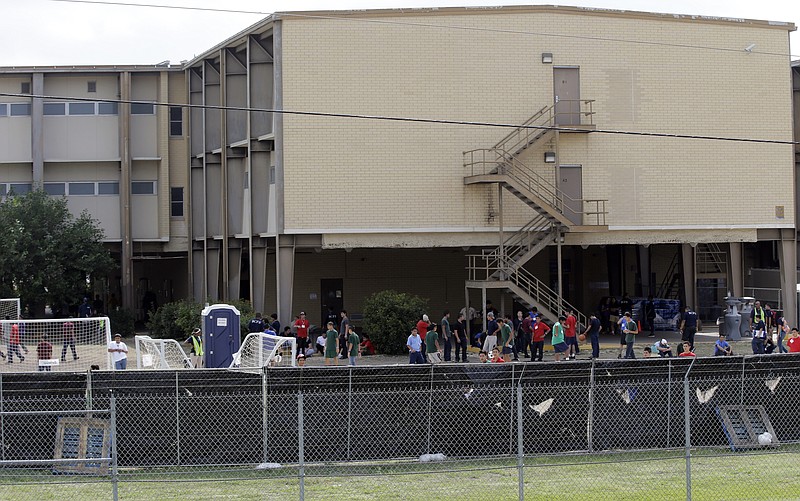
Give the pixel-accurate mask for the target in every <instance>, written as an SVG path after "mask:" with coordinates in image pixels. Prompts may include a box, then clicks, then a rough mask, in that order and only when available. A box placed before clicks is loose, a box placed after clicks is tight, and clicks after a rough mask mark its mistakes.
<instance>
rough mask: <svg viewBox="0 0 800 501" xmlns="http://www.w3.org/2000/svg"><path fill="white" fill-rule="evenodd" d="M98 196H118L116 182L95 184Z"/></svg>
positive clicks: (117, 184)
mask: <svg viewBox="0 0 800 501" xmlns="http://www.w3.org/2000/svg"><path fill="white" fill-rule="evenodd" d="M97 194H98V195H119V183H117V182H115V181H114V182H100V183H97Z"/></svg>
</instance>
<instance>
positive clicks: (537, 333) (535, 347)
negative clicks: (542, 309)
mask: <svg viewBox="0 0 800 501" xmlns="http://www.w3.org/2000/svg"><path fill="white" fill-rule="evenodd" d="M531 331H532V332H533V341H532V342H531V347H532V351H531V362H532V361H533V360H534V359H535V360H538V361H539V362H541V361H542V358H543V357H544V337H545V336H546V335H547V333H548V332H550V327H548V326H547V324H546V323H544V322H542V317H541V315H536V318H535V319H534V320H533V326H531Z"/></svg>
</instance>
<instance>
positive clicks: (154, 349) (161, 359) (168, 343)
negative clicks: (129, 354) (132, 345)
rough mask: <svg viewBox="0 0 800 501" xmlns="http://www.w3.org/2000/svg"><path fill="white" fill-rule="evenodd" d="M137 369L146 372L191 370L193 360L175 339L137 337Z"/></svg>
mask: <svg viewBox="0 0 800 501" xmlns="http://www.w3.org/2000/svg"><path fill="white" fill-rule="evenodd" d="M135 341H136V368H137V369H146V370H159V369H191V368H193V367H194V365H193V364H192V361H191V359H190V358H189V357H188V356H186V352H185V351H183V347H182V346H181V345H180V343H178V342H177V341H175V340H174V339H153V338H151V337H150V336H136V337H135Z"/></svg>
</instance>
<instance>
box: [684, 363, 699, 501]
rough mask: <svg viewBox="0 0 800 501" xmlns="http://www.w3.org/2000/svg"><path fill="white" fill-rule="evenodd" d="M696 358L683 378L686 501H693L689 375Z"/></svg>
mask: <svg viewBox="0 0 800 501" xmlns="http://www.w3.org/2000/svg"><path fill="white" fill-rule="evenodd" d="M695 360H696V358H694V357H692V363H691V364H689V368H688V369H687V370H686V374H685V375H684V376H683V435H684V437H683V438H684V448H685V454H686V501H692V451H691V447H692V423H691V417H690V415H689V373H690V372H691V371H692V367H693V366H694V362H695Z"/></svg>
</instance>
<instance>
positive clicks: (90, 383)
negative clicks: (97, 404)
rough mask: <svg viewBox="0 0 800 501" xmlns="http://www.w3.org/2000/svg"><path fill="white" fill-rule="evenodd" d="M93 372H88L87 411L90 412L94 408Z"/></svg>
mask: <svg viewBox="0 0 800 501" xmlns="http://www.w3.org/2000/svg"><path fill="white" fill-rule="evenodd" d="M92 405H93V404H92V371H91V369H90V370H88V371H86V410H87V411H90V410H92V409H93V407H92Z"/></svg>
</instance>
